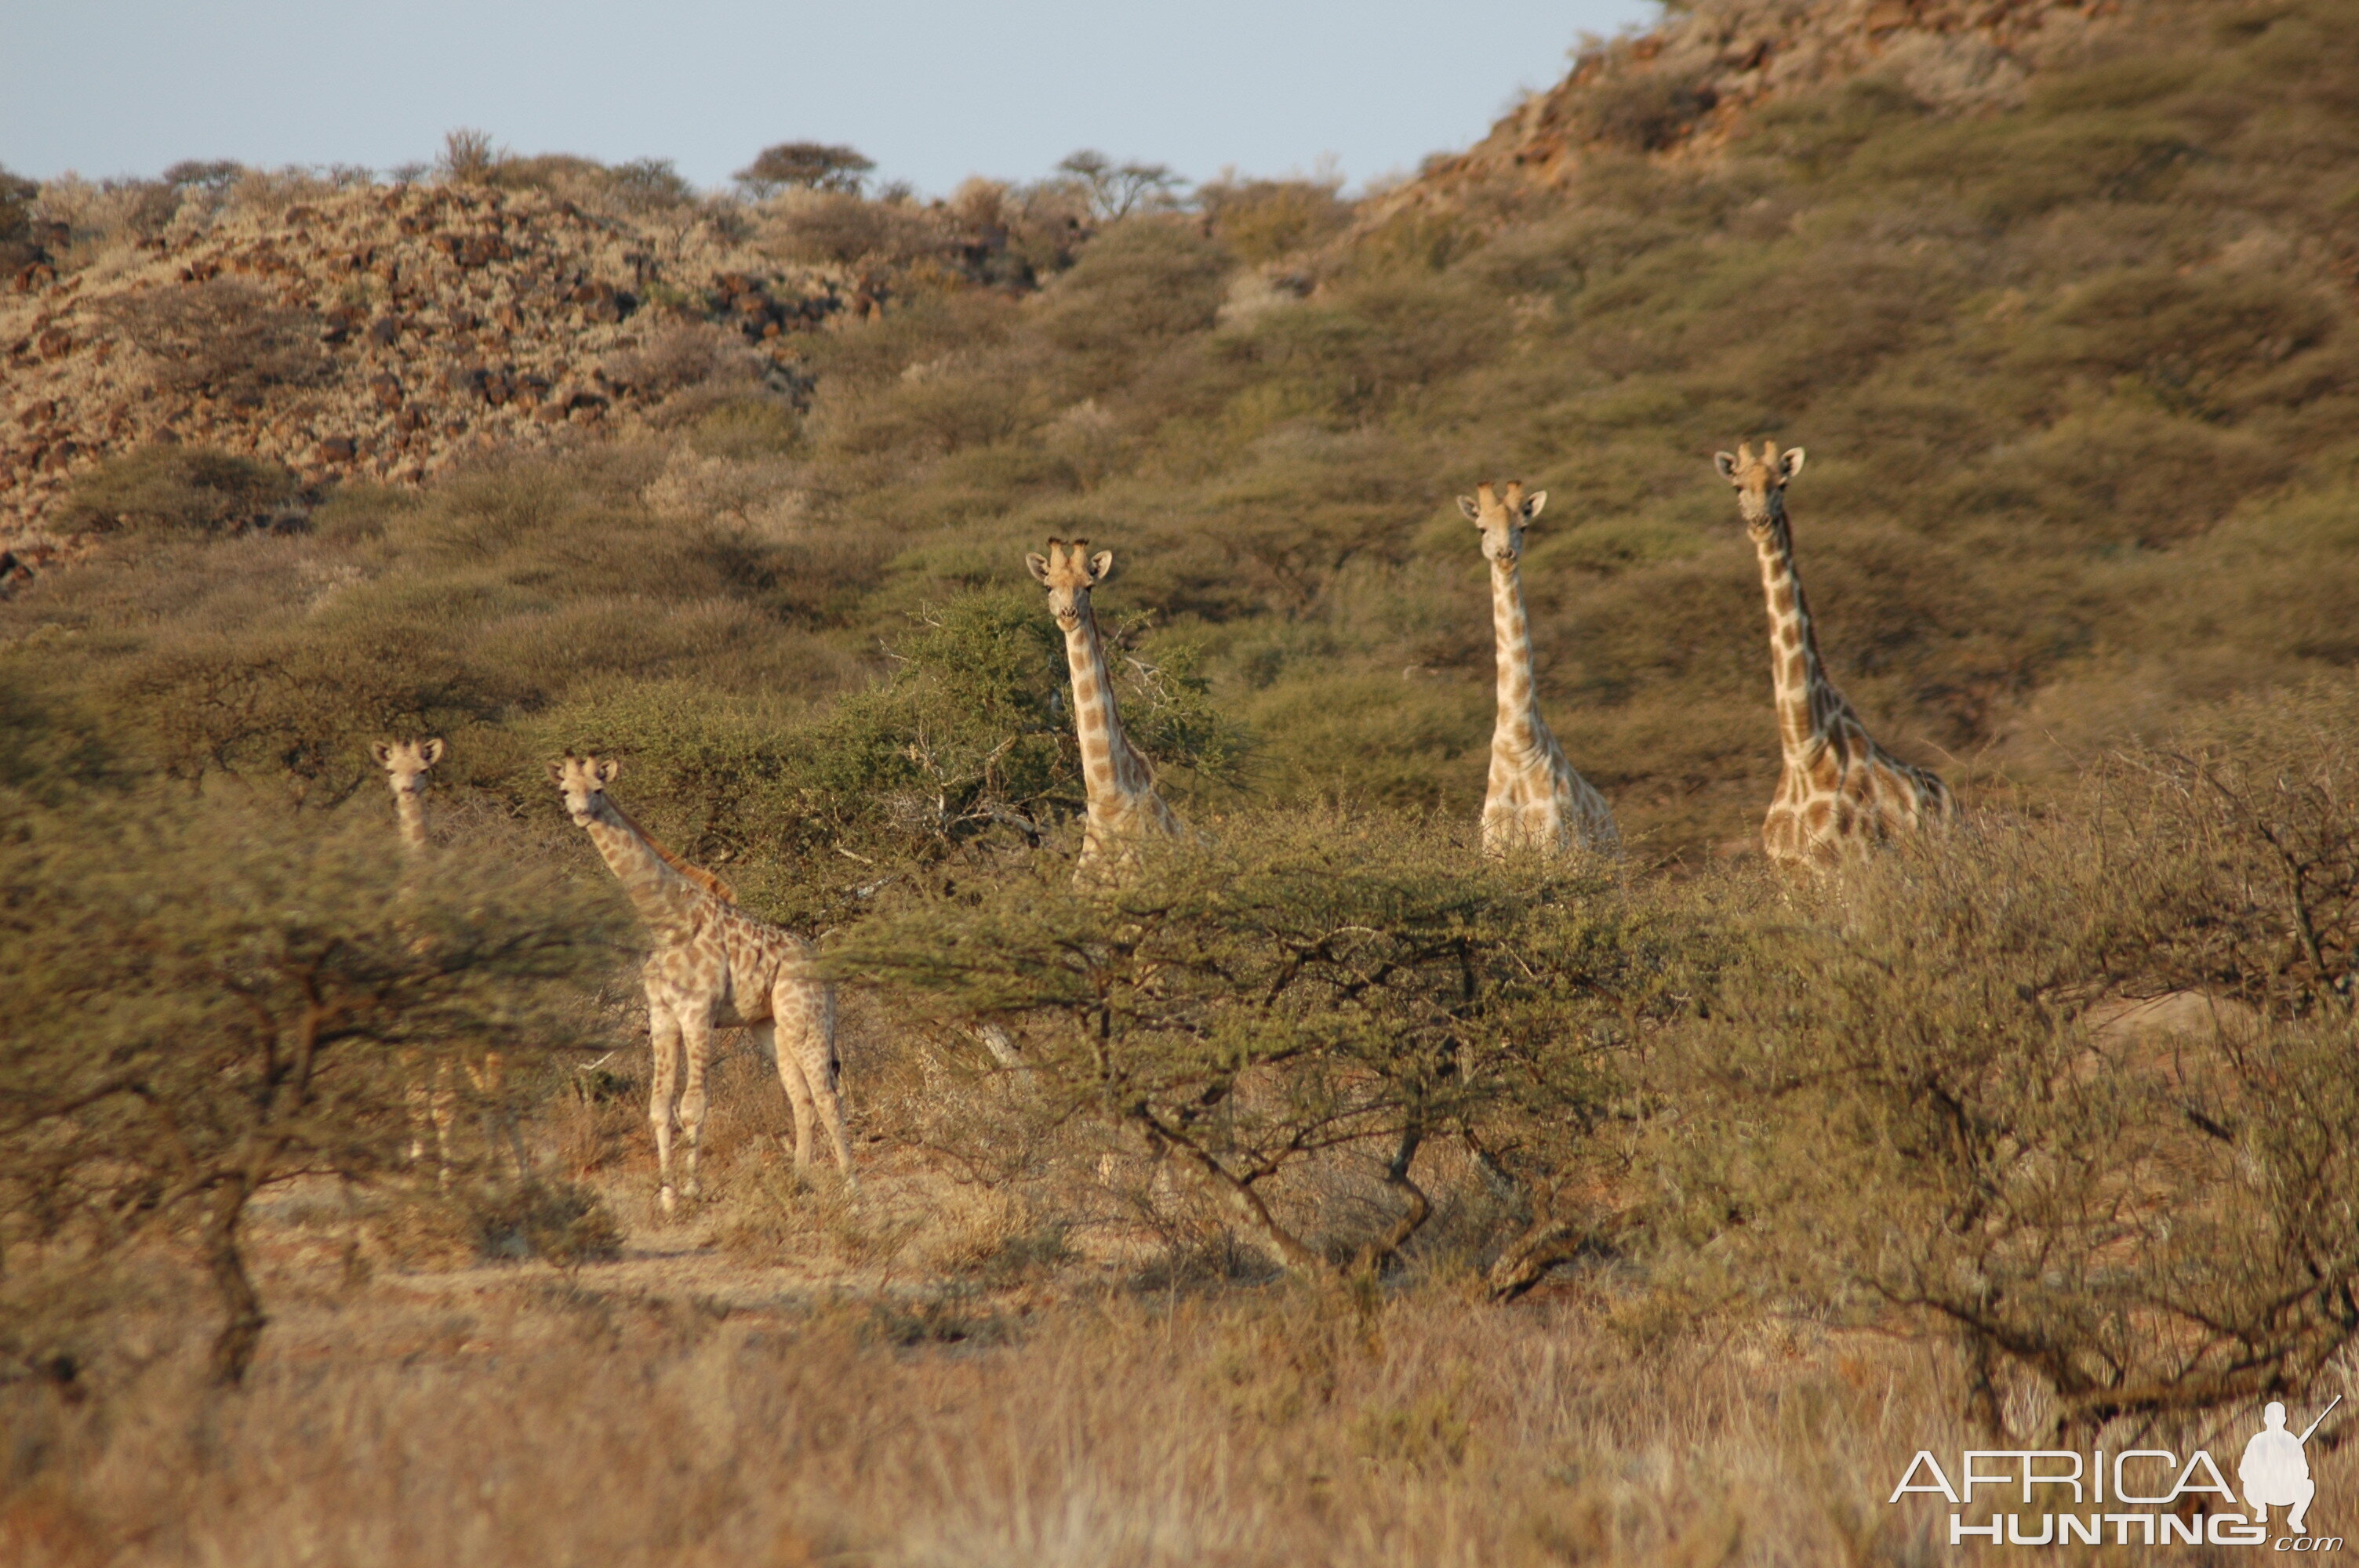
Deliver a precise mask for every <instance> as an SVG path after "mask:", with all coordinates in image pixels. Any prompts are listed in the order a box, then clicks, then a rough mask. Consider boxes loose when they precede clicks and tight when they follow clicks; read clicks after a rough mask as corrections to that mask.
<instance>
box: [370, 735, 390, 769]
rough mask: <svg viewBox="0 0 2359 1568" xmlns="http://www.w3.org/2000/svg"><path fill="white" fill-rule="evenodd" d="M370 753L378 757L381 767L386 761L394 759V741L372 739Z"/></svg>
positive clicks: (377, 763)
mask: <svg viewBox="0 0 2359 1568" xmlns="http://www.w3.org/2000/svg"><path fill="white" fill-rule="evenodd" d="M369 755H370V756H371V757H374V758H375V759H376V765H377V766H378V767H380V768H381V767H383V766H385V765H386V763H387V762H391V761H393V742H392V741H370V742H369Z"/></svg>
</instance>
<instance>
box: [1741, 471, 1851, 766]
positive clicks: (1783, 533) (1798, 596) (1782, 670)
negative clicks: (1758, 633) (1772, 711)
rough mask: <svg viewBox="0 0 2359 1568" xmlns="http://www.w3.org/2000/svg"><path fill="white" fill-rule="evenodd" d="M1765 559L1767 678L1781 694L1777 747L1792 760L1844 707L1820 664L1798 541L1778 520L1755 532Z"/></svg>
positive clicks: (1818, 737) (1755, 543)
mask: <svg viewBox="0 0 2359 1568" xmlns="http://www.w3.org/2000/svg"><path fill="white" fill-rule="evenodd" d="M1753 547H1754V549H1755V550H1756V552H1758V553H1759V555H1760V557H1761V590H1762V592H1763V593H1764V594H1765V595H1766V596H1767V599H1768V602H1769V674H1770V677H1771V679H1773V680H1774V681H1775V682H1776V683H1777V741H1778V744H1779V745H1781V746H1782V747H1783V748H1784V749H1785V752H1786V754H1787V755H1788V757H1793V756H1798V755H1800V754H1802V753H1804V752H1809V751H1810V749H1811V748H1812V746H1813V745H1814V743H1815V742H1817V741H1819V740H1821V739H1822V738H1823V737H1824V735H1825V733H1826V730H1827V726H1828V724H1829V723H1830V722H1831V721H1832V719H1833V717H1834V715H1835V714H1836V713H1837V712H1838V711H1839V710H1840V709H1841V708H1842V707H1843V698H1842V697H1840V696H1837V695H1836V693H1835V690H1834V688H1833V687H1832V686H1830V685H1828V683H1827V677H1826V674H1825V672H1824V671H1823V670H1822V669H1821V666H1820V664H1819V636H1818V632H1817V630H1816V628H1814V627H1813V626H1812V625H1811V624H1810V604H1809V602H1808V601H1807V600H1804V599H1803V597H1802V579H1801V576H1800V574H1799V573H1798V572H1797V571H1796V570H1795V569H1794V536H1793V535H1792V534H1791V533H1789V532H1788V529H1787V527H1786V519H1785V518H1784V516H1782V515H1779V516H1776V517H1773V518H1772V519H1771V520H1770V524H1769V526H1768V527H1767V528H1766V529H1755V530H1753Z"/></svg>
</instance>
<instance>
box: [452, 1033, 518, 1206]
mask: <svg viewBox="0 0 2359 1568" xmlns="http://www.w3.org/2000/svg"><path fill="white" fill-rule="evenodd" d="M467 1081H468V1082H469V1083H471V1084H473V1086H474V1087H475V1092H476V1093H477V1094H479V1095H481V1096H482V1097H483V1098H484V1148H486V1149H489V1148H491V1147H492V1146H493V1145H494V1144H495V1143H500V1142H505V1143H506V1144H507V1146H508V1157H509V1158H510V1159H512V1160H514V1161H515V1162H516V1180H517V1181H519V1182H529V1181H531V1180H532V1157H531V1156H530V1155H528V1154H527V1153H526V1152H525V1149H524V1134H523V1132H522V1130H519V1129H518V1128H517V1126H516V1113H515V1110H514V1109H513V1108H511V1107H510V1106H509V1104H508V1102H507V1096H506V1089H507V1081H508V1064H507V1058H506V1057H505V1056H503V1055H501V1054H500V1053H498V1052H497V1051H486V1052H484V1054H483V1060H482V1063H481V1065H477V1064H476V1063H474V1062H469V1063H468V1064H467Z"/></svg>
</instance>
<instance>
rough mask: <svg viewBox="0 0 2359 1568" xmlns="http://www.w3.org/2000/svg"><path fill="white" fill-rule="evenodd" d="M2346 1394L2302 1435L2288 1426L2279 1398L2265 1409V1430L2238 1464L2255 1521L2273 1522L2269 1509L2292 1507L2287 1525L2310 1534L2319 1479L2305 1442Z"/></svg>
mask: <svg viewBox="0 0 2359 1568" xmlns="http://www.w3.org/2000/svg"><path fill="white" fill-rule="evenodd" d="M2342 1402H2343V1396H2342V1395H2341V1394H2337V1395H2335V1396H2334V1404H2330V1405H2328V1406H2327V1407H2326V1408H2325V1409H2324V1410H2322V1411H2319V1412H2318V1420H2317V1421H2314V1422H2310V1425H2309V1427H2308V1429H2307V1430H2305V1431H2304V1432H2303V1433H2302V1434H2301V1435H2300V1436H2299V1437H2296V1436H2295V1435H2294V1434H2293V1433H2289V1432H2288V1431H2287V1430H2286V1411H2285V1406H2283V1405H2281V1404H2279V1403H2277V1401H2276V1400H2270V1401H2269V1407H2268V1409H2267V1410H2265V1411H2262V1412H2261V1430H2260V1431H2258V1432H2256V1433H2253V1440H2252V1441H2251V1442H2250V1443H2247V1444H2245V1458H2244V1462H2243V1463H2241V1464H2239V1465H2237V1466H2236V1479H2237V1480H2238V1481H2239V1482H2240V1483H2242V1484H2243V1486H2244V1488H2245V1502H2246V1503H2247V1504H2249V1505H2251V1508H2252V1510H2253V1522H2254V1523H2255V1524H2267V1523H2268V1522H2269V1509H2273V1508H2279V1509H2292V1510H2293V1512H2292V1513H2290V1514H2288V1515H2287V1516H2286V1528H2287V1529H2288V1530H2291V1531H2293V1532H2294V1533H2295V1534H2296V1535H2308V1534H2309V1533H2310V1526H2309V1525H2307V1524H2305V1523H2303V1522H2302V1519H2303V1516H2304V1515H2305V1514H2307V1513H2309V1512H2310V1498H2314V1497H2316V1496H2318V1483H2317V1482H2315V1481H2313V1480H2311V1479H2310V1455H2309V1454H2305V1453H2303V1452H2302V1444H2305V1443H2308V1442H2309V1441H2310V1433H2313V1432H2316V1431H2317V1430H2318V1428H2319V1425H2320V1423H2321V1422H2324V1421H2325V1420H2326V1418H2327V1417H2328V1416H2330V1415H2332V1414H2333V1413H2334V1405H2339V1404H2341V1403H2342Z"/></svg>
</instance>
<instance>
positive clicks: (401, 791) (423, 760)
mask: <svg viewBox="0 0 2359 1568" xmlns="http://www.w3.org/2000/svg"><path fill="white" fill-rule="evenodd" d="M369 755H370V756H371V757H373V758H375V761H376V765H377V766H378V767H380V768H383V769H384V770H385V782H386V784H390V785H391V786H392V788H393V815H394V818H395V820H396V821H397V822H399V823H400V825H401V847H402V848H403V849H407V850H408V851H409V852H410V853H411V854H413V855H422V854H424V853H425V852H426V784H427V777H426V775H427V774H428V773H431V772H433V771H434V764H435V763H437V762H440V761H441V760H442V741H441V738H440V736H433V737H429V739H427V740H424V741H375V742H372V743H371V744H370V746H369Z"/></svg>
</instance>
